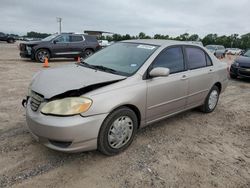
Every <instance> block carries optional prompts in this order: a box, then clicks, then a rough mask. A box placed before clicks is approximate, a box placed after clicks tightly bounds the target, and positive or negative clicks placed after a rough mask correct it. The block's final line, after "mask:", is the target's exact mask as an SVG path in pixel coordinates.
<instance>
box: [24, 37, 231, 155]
mask: <svg viewBox="0 0 250 188" xmlns="http://www.w3.org/2000/svg"><path fill="white" fill-rule="evenodd" d="M227 82H228V79H227V65H226V64H225V63H222V62H220V61H218V60H217V59H216V58H215V57H214V56H213V55H212V54H211V53H210V52H209V51H208V50H206V49H205V48H203V47H202V46H199V45H194V44H190V43H186V42H178V41H167V40H129V41H123V42H118V43H115V44H113V45H111V46H109V47H107V48H104V49H103V50H101V51H99V52H97V53H96V54H94V55H92V56H91V57H89V58H87V59H85V60H84V62H81V63H79V64H72V65H67V66H63V67H60V68H54V69H47V70H43V71H41V72H39V73H37V74H36V75H35V76H34V77H33V79H32V81H31V84H30V86H29V91H28V95H27V98H26V99H25V100H24V101H23V105H24V106H25V107H26V118H27V125H28V129H29V130H30V132H31V134H32V135H33V137H34V138H35V139H36V140H37V141H39V142H40V143H42V144H44V145H45V146H47V147H49V148H52V149H54V150H59V151H64V152H80V151H87V150H95V149H98V150H99V151H101V152H102V153H104V154H106V155H115V154H117V153H119V152H121V151H123V150H124V149H126V148H127V147H128V146H129V145H130V144H131V142H132V141H133V138H134V136H135V133H136V131H137V130H138V129H139V128H142V127H144V126H146V125H149V124H152V123H154V122H157V121H159V120H162V119H164V118H167V117H170V116H172V115H175V114H177V113H180V112H183V111H185V110H189V109H192V108H196V107H199V109H200V110H201V111H202V112H205V113H210V112H212V111H213V110H214V109H215V108H216V105H217V102H218V99H219V96H220V94H221V93H222V92H223V91H224V90H225V88H226V86H227Z"/></svg>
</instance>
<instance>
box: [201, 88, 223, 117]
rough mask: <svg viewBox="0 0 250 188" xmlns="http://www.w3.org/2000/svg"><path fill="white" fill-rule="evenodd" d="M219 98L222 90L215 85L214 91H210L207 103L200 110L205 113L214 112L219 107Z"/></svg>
mask: <svg viewBox="0 0 250 188" xmlns="http://www.w3.org/2000/svg"><path fill="white" fill-rule="evenodd" d="M219 96H220V90H219V88H218V87H217V86H216V85H214V86H213V87H212V89H211V90H210V91H209V93H208V95H207V97H206V100H205V103H204V104H203V105H202V106H201V107H200V110H201V111H202V112H204V113H210V112H213V111H214V109H215V108H216V106H217V103H218V100H219Z"/></svg>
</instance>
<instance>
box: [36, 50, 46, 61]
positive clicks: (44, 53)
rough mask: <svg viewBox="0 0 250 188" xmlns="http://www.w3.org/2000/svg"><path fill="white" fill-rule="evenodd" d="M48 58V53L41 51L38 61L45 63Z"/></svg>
mask: <svg viewBox="0 0 250 188" xmlns="http://www.w3.org/2000/svg"><path fill="white" fill-rule="evenodd" d="M46 57H47V58H48V57H49V54H48V52H46V51H40V52H39V53H38V59H39V61H41V62H44V59H45V58H46Z"/></svg>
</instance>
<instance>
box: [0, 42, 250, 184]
mask: <svg viewBox="0 0 250 188" xmlns="http://www.w3.org/2000/svg"><path fill="white" fill-rule="evenodd" d="M226 61H227V62H228V63H229V64H230V62H231V61H232V60H229V59H226ZM70 63H73V60H70V59H69V60H60V61H59V60H56V61H52V63H51V64H50V66H51V67H56V66H60V65H62V64H70ZM41 69H43V68H42V65H41V64H39V63H33V62H31V61H29V60H22V59H20V58H19V55H18V49H17V43H15V44H6V43H0V97H1V101H0V167H1V168H0V187H12V186H13V187H25V188H26V187H109V188H110V187H242V188H243V187H245V188H249V187H250V81H249V80H230V82H229V86H228V88H227V89H226V91H225V93H223V94H222V95H221V98H220V101H219V104H218V106H217V109H216V110H215V111H214V112H213V113H211V114H202V113H200V112H199V111H196V110H191V111H187V112H185V113H182V114H179V115H177V116H175V117H172V118H169V119H166V120H164V121H161V122H158V123H156V124H154V125H151V126H148V127H146V128H144V129H142V130H140V131H139V132H138V134H137V136H136V138H135V140H134V142H133V143H132V145H131V146H130V147H129V148H128V149H127V150H126V151H125V152H123V153H121V154H119V155H117V156H113V157H106V156H103V155H102V154H100V153H99V152H97V151H93V152H84V153H79V154H64V153H60V152H56V151H52V150H50V149H47V148H45V147H44V146H42V145H40V144H39V143H36V142H35V141H34V140H33V139H32V138H31V135H30V134H29V132H28V131H27V128H26V122H25V110H24V109H23V108H22V106H21V100H22V99H23V97H24V96H25V94H26V91H27V86H28V84H29V82H30V80H31V78H32V75H34V73H35V72H36V71H38V70H41Z"/></svg>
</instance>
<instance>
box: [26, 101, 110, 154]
mask: <svg viewBox="0 0 250 188" xmlns="http://www.w3.org/2000/svg"><path fill="white" fill-rule="evenodd" d="M106 116H107V114H100V115H94V116H89V117H82V116H80V115H75V116H70V117H58V116H47V115H43V114H41V113H40V112H39V111H37V112H34V111H32V110H31V108H30V104H29V103H28V104H27V107H26V121H27V126H28V129H29V130H30V132H31V134H32V135H33V137H34V138H35V139H36V140H37V141H38V142H40V143H42V144H43V145H45V146H47V147H49V148H51V149H54V150H58V151H63V152H70V153H73V152H80V151H89V150H95V149H97V138H98V134H99V129H100V127H101V125H102V122H103V121H104V119H105V118H106Z"/></svg>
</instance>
